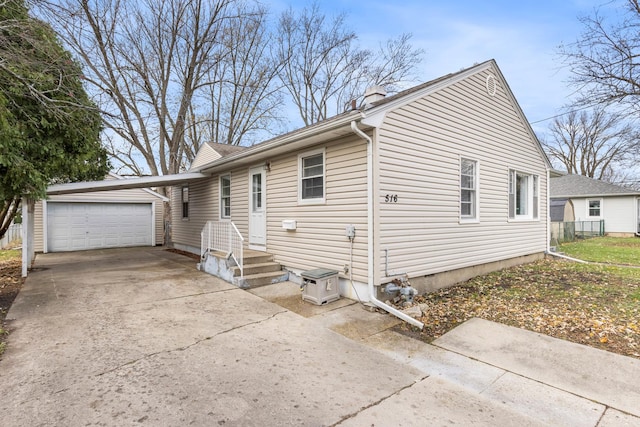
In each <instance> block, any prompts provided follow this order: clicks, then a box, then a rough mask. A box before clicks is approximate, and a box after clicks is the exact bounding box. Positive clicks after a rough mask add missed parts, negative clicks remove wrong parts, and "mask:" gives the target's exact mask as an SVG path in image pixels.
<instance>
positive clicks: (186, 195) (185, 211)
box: [182, 186, 189, 219]
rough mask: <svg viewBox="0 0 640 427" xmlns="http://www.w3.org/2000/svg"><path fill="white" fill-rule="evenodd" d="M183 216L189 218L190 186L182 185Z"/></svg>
mask: <svg viewBox="0 0 640 427" xmlns="http://www.w3.org/2000/svg"><path fill="white" fill-rule="evenodd" d="M182 218H183V219H187V218H189V187H186V186H185V187H182Z"/></svg>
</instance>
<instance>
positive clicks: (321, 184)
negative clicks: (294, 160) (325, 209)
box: [298, 149, 325, 204]
mask: <svg viewBox="0 0 640 427" xmlns="http://www.w3.org/2000/svg"><path fill="white" fill-rule="evenodd" d="M324 159H325V153H324V149H320V150H314V151H309V152H306V153H303V154H300V155H299V156H298V171H299V172H298V173H299V179H298V201H299V202H300V203H305V204H309V203H324V200H325V164H324V162H325V160H324Z"/></svg>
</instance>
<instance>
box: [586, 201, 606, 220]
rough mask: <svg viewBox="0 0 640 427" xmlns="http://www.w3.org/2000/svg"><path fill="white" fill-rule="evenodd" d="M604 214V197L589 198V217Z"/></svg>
mask: <svg viewBox="0 0 640 427" xmlns="http://www.w3.org/2000/svg"><path fill="white" fill-rule="evenodd" d="M601 216H602V199H587V218H600V217H601Z"/></svg>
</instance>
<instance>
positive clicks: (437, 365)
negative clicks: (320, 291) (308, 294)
mask: <svg viewBox="0 0 640 427" xmlns="http://www.w3.org/2000/svg"><path fill="white" fill-rule="evenodd" d="M277 286H278V285H272V287H271V289H269V288H270V287H266V288H258V289H255V290H254V291H252V292H253V293H255V294H257V295H261V296H262V297H263V298H265V299H267V300H270V301H272V302H276V303H280V304H282V305H283V307H286V308H287V309H289V310H292V311H297V312H299V314H301V315H303V316H306V317H309V318H310V320H311V321H312V322H314V323H316V324H318V325H320V326H323V327H326V328H329V329H331V330H334V331H336V332H338V333H341V334H342V335H345V336H347V337H348V338H350V339H353V340H355V341H358V342H361V343H363V344H365V345H367V346H369V347H370V348H373V349H376V350H377V351H379V352H382V353H383V354H385V355H387V356H389V357H391V358H392V359H393V360H395V361H396V362H397V363H398V371H402V370H403V369H410V368H416V369H418V370H420V371H421V372H423V373H424V374H425V375H427V376H428V377H427V378H425V379H423V380H421V381H419V382H417V383H416V384H414V385H412V386H411V387H408V388H406V389H404V390H402V391H400V392H399V393H398V394H396V395H394V396H391V397H389V398H388V399H385V400H384V401H381V402H379V403H378V404H376V405H374V406H372V407H370V408H367V409H365V410H364V411H362V412H359V413H358V414H356V415H354V416H353V417H352V418H349V419H347V420H344V421H343V422H341V423H339V425H341V426H342V425H344V426H361V425H376V426H378V425H379V426H383V425H403V426H406V425H415V426H424V425H449V424H450V423H451V424H462V425H469V424H473V425H494V426H495V425H518V426H529V425H550V426H598V427H604V426H640V383H639V382H638V380H639V379H640V360H637V359H634V358H630V357H625V356H620V355H617V354H614V353H609V352H605V351H602V350H598V349H594V348H591V347H587V346H583V345H579V344H574V343H571V342H568V341H563V340H559V339H555V338H551V337H548V336H546V335H541V334H537V333H534V332H530V331H526V330H523V329H518V328H513V327H510V326H506V325H502V324H499V323H494V322H489V321H486V320H482V319H472V320H469V321H468V322H466V323H464V324H462V325H460V326H459V327H457V328H455V329H454V330H452V331H450V332H449V333H447V334H445V335H444V336H442V337H441V338H439V339H437V340H435V341H434V342H433V343H432V344H431V345H430V344H426V343H423V342H420V341H418V340H415V339H412V338H409V337H407V336H404V335H401V334H399V333H396V332H394V331H392V330H391V329H390V328H391V327H393V326H394V325H395V324H397V323H398V322H399V321H398V320H397V319H395V318H394V317H392V316H390V315H381V314H379V313H372V312H368V311H367V310H365V309H364V308H363V307H362V306H361V305H360V304H358V303H354V302H352V301H349V300H340V301H336V302H335V303H331V304H328V305H327V306H323V307H318V306H312V305H309V304H308V303H302V302H298V299H299V298H300V295H299V293H300V291H299V289H296V286H295V285H293V284H288V285H286V286H279V287H277ZM399 414H403V418H402V419H401V420H400V419H399V418H398V415H399Z"/></svg>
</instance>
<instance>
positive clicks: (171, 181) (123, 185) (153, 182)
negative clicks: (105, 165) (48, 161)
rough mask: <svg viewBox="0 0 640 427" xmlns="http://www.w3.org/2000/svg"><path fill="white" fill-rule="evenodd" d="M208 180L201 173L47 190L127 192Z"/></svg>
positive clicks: (50, 193) (88, 182) (108, 181)
mask: <svg viewBox="0 0 640 427" xmlns="http://www.w3.org/2000/svg"><path fill="white" fill-rule="evenodd" d="M205 178H208V175H205V174H202V173H199V172H189V173H180V174H175V175H163V176H145V177H141V178H124V179H109V180H104V181H85V182H72V183H69V184H54V185H51V186H49V188H48V189H47V195H49V196H53V195H57V194H71V193H89V192H92V191H109V190H125V189H128V188H147V187H166V186H171V185H180V184H187V183H189V182H193V181H199V180H201V179H205Z"/></svg>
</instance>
